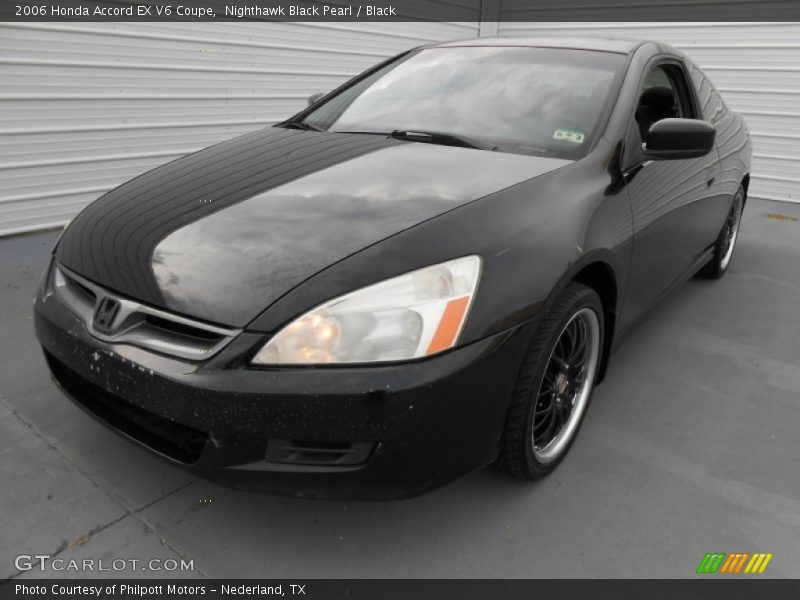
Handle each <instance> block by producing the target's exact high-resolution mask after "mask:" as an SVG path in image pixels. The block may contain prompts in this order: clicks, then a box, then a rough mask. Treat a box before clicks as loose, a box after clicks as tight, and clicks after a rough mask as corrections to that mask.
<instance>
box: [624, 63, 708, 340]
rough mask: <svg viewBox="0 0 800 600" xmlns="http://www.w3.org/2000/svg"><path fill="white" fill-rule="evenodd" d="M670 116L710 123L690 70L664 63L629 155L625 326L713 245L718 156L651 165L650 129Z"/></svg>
mask: <svg viewBox="0 0 800 600" xmlns="http://www.w3.org/2000/svg"><path fill="white" fill-rule="evenodd" d="M670 117H678V118H689V119H697V118H702V116H701V113H700V112H699V109H698V106H697V101H696V94H695V93H694V88H693V87H692V84H691V82H690V80H689V78H688V77H687V76H686V71H685V67H684V65H683V63H682V62H681V61H680V60H678V59H677V58H662V59H659V60H656V61H654V62H651V63H650V64H649V65H648V68H647V70H646V71H645V74H644V76H643V78H642V83H641V85H640V89H639V96H638V102H637V104H636V111H635V113H634V114H633V115H631V123H630V126H629V129H628V135H627V137H626V143H625V153H624V156H623V172H624V174H625V179H626V182H627V185H626V188H627V193H628V197H629V200H630V204H631V212H632V216H633V232H634V242H633V256H632V259H631V270H630V278H629V284H628V293H627V295H626V300H625V308H624V310H623V315H622V321H623V325H625V324H626V323H630V322H631V321H632V320H634V319H636V317H637V316H639V315H640V314H641V313H642V312H643V311H645V310H646V309H647V308H648V307H649V306H650V305H651V304H652V303H653V302H655V301H656V299H657V298H658V297H659V296H660V295H661V294H663V293H664V292H665V291H666V290H667V289H668V288H669V287H670V285H671V284H672V283H674V282H675V281H676V280H678V279H679V278H680V277H681V276H682V275H684V274H685V273H686V272H687V270H688V269H689V268H690V267H691V266H692V265H693V264H694V263H695V262H696V260H697V258H698V257H699V256H700V255H701V254H702V253H703V252H704V250H705V249H706V248H708V247H709V245H710V244H711V243H712V242H713V238H709V232H710V229H709V220H710V219H709V205H708V202H709V199H710V198H713V197H714V195H715V194H716V193H717V191H716V188H715V186H717V184H718V181H717V179H718V177H719V169H720V167H719V157H718V153H717V151H716V149H714V150H713V151H712V152H711V153H709V154H707V155H706V156H704V157H701V158H694V159H679V160H650V159H649V158H648V157H647V156H646V155H645V154H644V152H643V151H642V142H643V137H644V136H645V135H646V132H647V131H648V129H649V127H650V126H651V125H652V124H653V123H655V122H656V121H659V120H661V119H665V118H670Z"/></svg>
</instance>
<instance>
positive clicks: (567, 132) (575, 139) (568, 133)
mask: <svg viewBox="0 0 800 600" xmlns="http://www.w3.org/2000/svg"><path fill="white" fill-rule="evenodd" d="M585 137H586V134H584V133H582V132H580V131H573V130H571V129H556V131H555V133H554V134H553V139H554V140H561V141H562V142H572V143H573V144H582V143H583V140H584V138H585Z"/></svg>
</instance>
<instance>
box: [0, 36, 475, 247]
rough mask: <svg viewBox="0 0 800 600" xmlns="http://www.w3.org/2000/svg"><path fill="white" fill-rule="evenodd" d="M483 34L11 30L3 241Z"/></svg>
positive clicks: (0, 57)
mask: <svg viewBox="0 0 800 600" xmlns="http://www.w3.org/2000/svg"><path fill="white" fill-rule="evenodd" d="M477 35H478V27H477V24H476V23H363V24H361V23H352V24H351V23H343V24H333V23H307V24H293V23H252V22H251V23H215V24H206V23H178V24H172V23H149V24H147V25H145V26H143V25H141V24H135V23H112V24H109V23H74V24H66V23H15V24H8V23H7V24H0V82H2V86H0V235H3V234H9V233H15V232H21V231H29V230H34V229H41V228H46V227H53V226H57V225H61V224H63V223H65V222H66V221H68V220H69V219H70V218H71V217H72V216H73V215H74V214H75V213H76V212H77V211H78V210H80V209H81V208H82V207H83V206H85V205H86V204H87V203H88V202H90V201H91V200H93V199H95V198H96V197H97V196H99V195H100V194H102V193H103V192H105V191H107V190H109V189H111V188H112V187H114V186H116V185H118V184H119V183H121V182H123V181H125V180H127V179H130V178H131V177H133V176H135V175H136V174H138V173H141V172H144V171H146V170H148V169H151V168H152V167H154V166H156V165H158V164H161V163H164V162H167V161H169V160H171V159H173V158H175V157H177V156H180V155H182V154H186V153H187V152H192V151H194V150H198V149H200V148H203V147H205V146H208V145H210V144H213V143H215V142H218V141H221V140H224V139H227V138H230V137H233V136H235V135H237V134H240V133H243V132H245V131H250V130H253V129H257V128H258V127H261V126H264V125H266V124H269V123H274V122H277V121H279V120H282V119H284V118H286V117H288V116H290V115H291V114H292V113H294V112H296V111H297V110H299V109H300V108H302V107H303V106H305V99H306V97H307V96H309V95H310V94H312V93H315V92H320V91H323V92H324V91H329V90H330V89H332V88H333V87H335V86H336V85H338V84H339V83H341V82H342V81H344V80H346V79H348V78H349V77H351V76H353V75H355V74H357V73H359V72H361V71H363V70H364V69H366V68H367V67H369V66H371V65H373V64H375V63H377V62H379V61H381V60H382V59H383V58H385V57H388V56H391V55H393V54H396V53H398V52H400V51H402V50H405V49H407V48H410V47H413V46H417V45H419V44H423V43H427V42H432V41H440V40H446V39H453V38H471V37H476V36H477Z"/></svg>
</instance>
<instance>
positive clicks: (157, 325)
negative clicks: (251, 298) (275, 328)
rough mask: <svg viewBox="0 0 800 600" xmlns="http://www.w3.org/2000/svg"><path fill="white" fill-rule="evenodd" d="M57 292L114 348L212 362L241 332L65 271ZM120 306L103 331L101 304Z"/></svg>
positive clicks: (57, 272) (57, 269)
mask: <svg viewBox="0 0 800 600" xmlns="http://www.w3.org/2000/svg"><path fill="white" fill-rule="evenodd" d="M50 285H51V289H52V291H53V292H54V293H55V294H56V295H57V296H58V297H59V298H60V299H61V301H62V302H64V304H65V305H66V306H67V307H68V308H69V309H70V310H71V311H72V312H73V313H74V314H75V315H76V316H77V317H78V318H79V319H81V321H83V323H84V325H85V326H86V329H87V331H88V332H89V333H90V334H91V335H93V336H94V337H96V338H97V339H99V340H103V341H104V342H108V343H111V344H129V345H131V346H138V347H140V348H145V349H147V350H153V351H155V352H159V353H161V354H167V355H169V356H176V357H179V358H184V359H188V360H193V361H200V360H205V359H207V358H210V357H211V356H213V355H214V354H216V353H217V352H219V351H220V350H221V349H222V348H224V347H225V345H226V344H228V342H230V341H231V340H232V339H233V338H234V337H236V336H237V335H238V334H239V333H240V332H241V330H240V329H227V328H224V327H218V326H216V325H209V324H208V323H203V322H200V321H195V320H193V319H188V318H186V317H180V316H178V315H174V314H172V313H169V312H167V311H164V310H159V309H157V308H153V307H151V306H146V305H144V304H140V303H138V302H136V301H134V300H129V299H127V298H123V297H121V296H119V295H117V294H115V293H113V292H110V291H108V290H106V289H105V288H103V287H101V286H99V285H97V284H96V283H93V282H91V281H89V280H87V279H85V278H83V277H81V276H80V275H78V274H77V273H74V272H72V271H70V270H69V269H67V268H66V267H64V266H62V265H55V266H54V267H53V275H52V280H51V282H50ZM109 301H111V302H115V303H117V304H118V309H117V310H116V311H115V312H114V315H113V319H112V321H111V323H109V324H107V323H104V324H103V330H102V331H101V330H100V329H98V327H97V326H96V325H95V315H96V313H97V311H98V308H99V307H100V305H101V303H104V302H105V303H106V304H107V303H108V302H109Z"/></svg>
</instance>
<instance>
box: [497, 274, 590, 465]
mask: <svg viewBox="0 0 800 600" xmlns="http://www.w3.org/2000/svg"><path fill="white" fill-rule="evenodd" d="M602 348H603V305H602V303H601V301H600V298H599V297H598V295H597V293H596V292H595V291H594V290H592V289H591V288H589V287H587V286H585V285H582V284H579V283H570V284H569V285H568V286H567V287H566V289H565V290H564V292H563V293H562V294H561V295H560V296H559V297H558V298H557V299H556V301H555V302H554V303H553V306H552V307H551V308H550V310H549V311H548V312H547V314H546V315H545V316H544V318H543V319H542V322H541V323H540V325H539V328H538V329H537V331H536V334H535V335H534V338H533V340H532V342H531V345H530V347H529V349H528V352H527V354H526V356H525V360H524V362H523V366H522V369H521V371H520V375H519V378H518V380H517V385H516V389H515V391H514V397H513V398H512V401H511V406H510V408H509V413H508V417H507V420H506V427H505V431H504V435H503V441H502V445H501V449H500V458H499V459H498V465H499V466H501V467H502V468H503V469H504V470H505V471H506V472H507V473H509V474H510V475H513V476H514V477H518V478H521V479H540V478H542V477H544V476H545V475H548V474H549V473H551V472H552V471H553V470H554V469H555V468H556V466H557V465H558V464H559V462H561V460H562V459H563V458H564V456H565V455H566V454H567V451H568V450H569V448H570V446H571V445H572V442H573V441H574V440H575V436H576V435H577V433H578V429H579V428H580V426H581V423H582V422H583V417H584V415H585V414H586V409H587V407H588V405H589V400H590V398H591V395H592V391H593V390H594V384H595V380H596V378H597V374H598V369H599V365H600V357H601V354H602Z"/></svg>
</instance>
